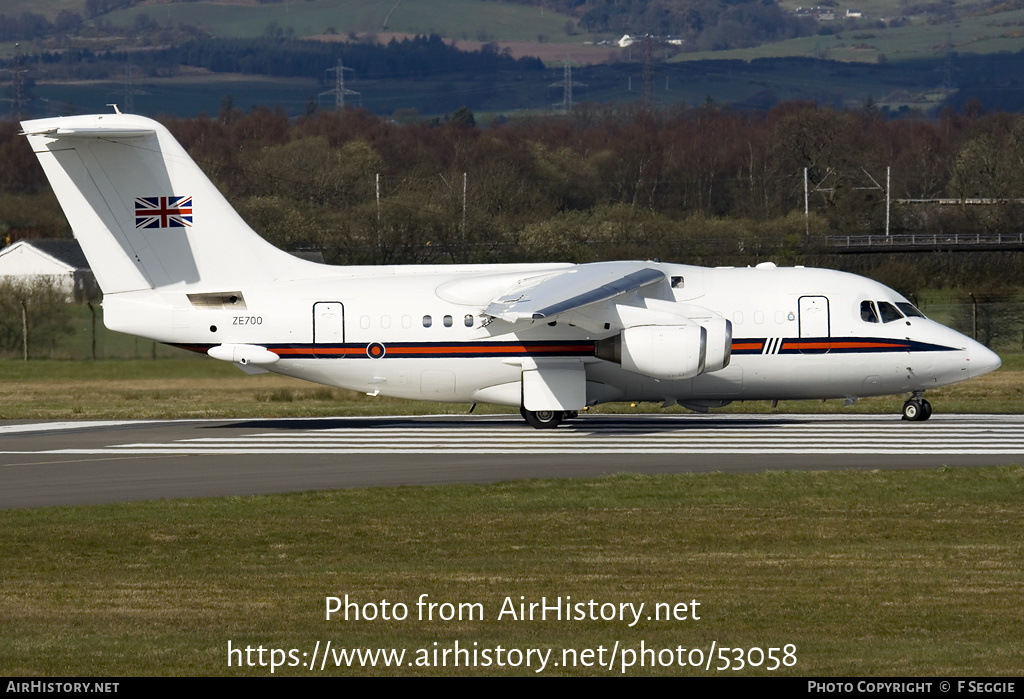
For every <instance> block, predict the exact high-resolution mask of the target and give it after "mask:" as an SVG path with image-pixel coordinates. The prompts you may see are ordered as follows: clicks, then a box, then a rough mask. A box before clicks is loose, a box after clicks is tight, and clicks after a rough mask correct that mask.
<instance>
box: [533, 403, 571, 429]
mask: <svg viewBox="0 0 1024 699" xmlns="http://www.w3.org/2000/svg"><path fill="white" fill-rule="evenodd" d="M519 414H520V415H522V416H523V419H524V420H526V422H528V423H529V424H530V426H531V427H535V428H536V429H538V430H550V429H553V428H555V427H558V425H559V423H560V422H562V420H563V419H566V418H574V417H577V416H578V415H579V412H578V411H576V410H527V409H526V408H519Z"/></svg>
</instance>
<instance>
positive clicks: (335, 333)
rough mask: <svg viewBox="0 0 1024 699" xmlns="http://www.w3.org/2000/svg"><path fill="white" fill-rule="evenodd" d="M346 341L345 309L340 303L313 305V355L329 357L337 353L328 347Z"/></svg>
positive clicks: (330, 302)
mask: <svg viewBox="0 0 1024 699" xmlns="http://www.w3.org/2000/svg"><path fill="white" fill-rule="evenodd" d="M344 341H345V307H344V305H342V304H341V303H340V302H338V301H321V302H318V303H314V304H313V354H314V355H323V356H329V355H330V354H334V355H335V356H337V353H336V352H335V353H331V352H328V351H327V347H330V346H335V345H338V344H341V343H343V342H344Z"/></svg>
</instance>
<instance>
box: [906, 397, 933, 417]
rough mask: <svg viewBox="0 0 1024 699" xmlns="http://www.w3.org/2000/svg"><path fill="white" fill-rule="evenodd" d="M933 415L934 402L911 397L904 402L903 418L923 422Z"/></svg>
mask: <svg viewBox="0 0 1024 699" xmlns="http://www.w3.org/2000/svg"><path fill="white" fill-rule="evenodd" d="M931 416H932V404H931V403H929V402H928V401H926V400H924V399H923V398H911V399H910V400H908V401H907V402H906V403H904V404H903V419H904V420H910V421H912V422H922V421H924V420H927V419H928V418H930V417H931Z"/></svg>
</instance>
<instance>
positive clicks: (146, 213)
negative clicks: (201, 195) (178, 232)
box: [135, 196, 192, 228]
mask: <svg viewBox="0 0 1024 699" xmlns="http://www.w3.org/2000/svg"><path fill="white" fill-rule="evenodd" d="M191 226H192V197H191V196H188V197H175V196H170V197H136V199H135V227H136V228H190V227H191Z"/></svg>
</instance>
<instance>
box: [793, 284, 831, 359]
mask: <svg viewBox="0 0 1024 699" xmlns="http://www.w3.org/2000/svg"><path fill="white" fill-rule="evenodd" d="M831 334H832V333H831V328H830V325H829V317H828V298H827V297H825V296H801V297H800V337H801V338H805V337H806V338H815V339H817V338H821V339H822V342H821V343H812V344H810V345H807V344H802V346H801V350H800V351H801V352H803V353H805V354H821V353H824V352H828V350H829V343H828V340H827V338H829V337H830V336H831Z"/></svg>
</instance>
